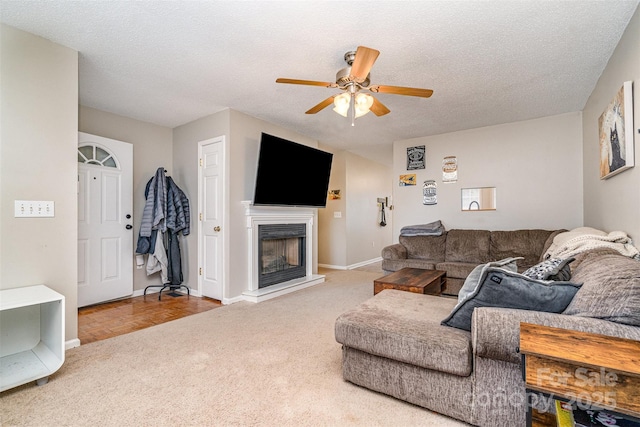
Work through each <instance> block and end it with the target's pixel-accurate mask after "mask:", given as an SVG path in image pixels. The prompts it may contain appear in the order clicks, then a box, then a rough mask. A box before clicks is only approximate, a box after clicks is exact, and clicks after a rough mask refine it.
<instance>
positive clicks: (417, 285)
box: [373, 267, 447, 295]
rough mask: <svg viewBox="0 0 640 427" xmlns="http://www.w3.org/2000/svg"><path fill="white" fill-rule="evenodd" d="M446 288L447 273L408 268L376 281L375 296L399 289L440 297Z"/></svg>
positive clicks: (374, 283)
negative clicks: (386, 290)
mask: <svg viewBox="0 0 640 427" xmlns="http://www.w3.org/2000/svg"><path fill="white" fill-rule="evenodd" d="M446 287H447V273H446V271H440V270H423V269H421V268H408V267H406V268H403V269H401V270H398V271H396V272H394V273H391V274H389V275H387V276H384V277H380V278H379V279H376V280H374V281H373V294H374V295H375V294H377V293H378V292H380V291H382V290H384V289H399V290H401V291H408V292H414V293H418V294H429V295H440V294H441V293H442V292H443V291H444V290H445V289H446Z"/></svg>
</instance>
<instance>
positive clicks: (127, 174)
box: [78, 132, 133, 307]
mask: <svg viewBox="0 0 640 427" xmlns="http://www.w3.org/2000/svg"><path fill="white" fill-rule="evenodd" d="M132 215H133V146H132V145H131V144H129V143H126V142H122V141H117V140H114V139H109V138H103V137H100V136H96V135H91V134H88V133H84V132H79V133H78V307H84V306H87V305H92V304H97V303H100V302H104V301H110V300H113V299H117V298H122V297H126V296H130V295H132V294H133V218H132Z"/></svg>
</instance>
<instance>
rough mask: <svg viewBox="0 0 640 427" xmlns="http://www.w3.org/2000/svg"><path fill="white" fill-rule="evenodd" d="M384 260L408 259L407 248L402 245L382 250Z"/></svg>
mask: <svg viewBox="0 0 640 427" xmlns="http://www.w3.org/2000/svg"><path fill="white" fill-rule="evenodd" d="M382 259H407V248H405V247H404V246H403V245H401V244H400V243H396V244H394V245H390V246H385V247H384V248H382Z"/></svg>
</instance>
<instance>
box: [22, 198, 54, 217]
mask: <svg viewBox="0 0 640 427" xmlns="http://www.w3.org/2000/svg"><path fill="white" fill-rule="evenodd" d="M54 216H55V204H54V202H53V201H51V200H49V201H45V200H40V201H37V200H16V201H15V214H14V217H16V218H53V217H54Z"/></svg>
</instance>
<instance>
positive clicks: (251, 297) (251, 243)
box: [242, 201, 325, 302]
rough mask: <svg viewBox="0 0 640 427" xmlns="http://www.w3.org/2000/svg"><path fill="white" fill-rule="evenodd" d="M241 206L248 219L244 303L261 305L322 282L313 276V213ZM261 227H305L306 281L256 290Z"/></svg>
mask: <svg viewBox="0 0 640 427" xmlns="http://www.w3.org/2000/svg"><path fill="white" fill-rule="evenodd" d="M242 204H243V206H244V208H245V216H246V219H247V224H246V225H247V265H248V272H249V277H248V279H249V283H248V286H247V289H246V290H245V291H244V292H243V293H242V296H243V298H244V299H245V300H247V301H251V302H261V301H264V300H267V299H271V298H274V297H277V296H280V295H284V294H286V293H289V292H293V291H297V290H300V289H303V288H306V287H309V286H313V285H317V284H319V283H322V282H324V277H325V276H323V275H318V274H313V243H314V240H313V222H314V218H315V209H313V208H295V207H290V208H289V207H271V206H254V205H253V204H252V203H251V202H250V201H243V202H242ZM264 224H306V233H307V234H306V238H305V242H306V247H305V258H306V259H305V267H306V276H305V277H301V278H299V279H293V280H289V281H286V282H282V283H278V284H275V285H271V286H267V287H265V288H259V286H258V274H259V267H258V262H259V259H258V244H259V242H258V227H259V226H260V225H264Z"/></svg>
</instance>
